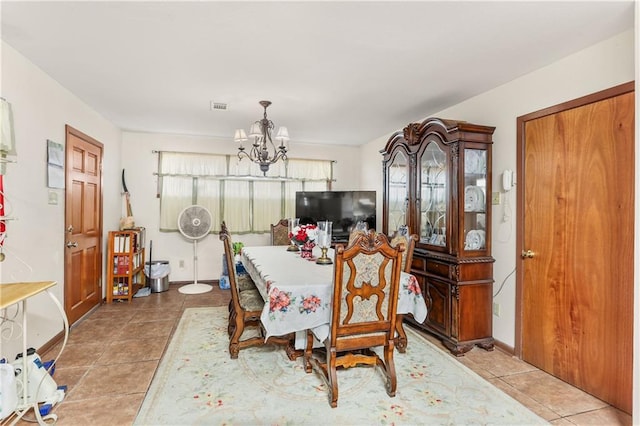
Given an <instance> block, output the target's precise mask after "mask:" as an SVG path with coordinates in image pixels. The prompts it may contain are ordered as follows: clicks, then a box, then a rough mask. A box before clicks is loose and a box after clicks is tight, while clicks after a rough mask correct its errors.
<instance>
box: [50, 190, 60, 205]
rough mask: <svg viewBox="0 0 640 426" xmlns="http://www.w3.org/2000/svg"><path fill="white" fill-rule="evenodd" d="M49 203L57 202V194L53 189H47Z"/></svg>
mask: <svg viewBox="0 0 640 426" xmlns="http://www.w3.org/2000/svg"><path fill="white" fill-rule="evenodd" d="M49 204H58V194H57V193H56V192H54V191H49Z"/></svg>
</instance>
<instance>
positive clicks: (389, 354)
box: [384, 341, 398, 397]
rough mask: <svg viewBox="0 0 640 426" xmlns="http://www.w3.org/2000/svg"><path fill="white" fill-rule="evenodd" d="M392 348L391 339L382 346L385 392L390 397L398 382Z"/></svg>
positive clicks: (394, 392)
mask: <svg viewBox="0 0 640 426" xmlns="http://www.w3.org/2000/svg"><path fill="white" fill-rule="evenodd" d="M393 350H394V348H393V342H392V341H391V342H389V344H388V345H386V346H385V347H384V364H385V365H384V370H385V372H384V373H385V376H386V378H387V381H386V384H385V387H386V389H387V394H388V395H389V396H391V397H394V396H396V387H397V384H398V383H397V378H396V367H395V363H394V362H393Z"/></svg>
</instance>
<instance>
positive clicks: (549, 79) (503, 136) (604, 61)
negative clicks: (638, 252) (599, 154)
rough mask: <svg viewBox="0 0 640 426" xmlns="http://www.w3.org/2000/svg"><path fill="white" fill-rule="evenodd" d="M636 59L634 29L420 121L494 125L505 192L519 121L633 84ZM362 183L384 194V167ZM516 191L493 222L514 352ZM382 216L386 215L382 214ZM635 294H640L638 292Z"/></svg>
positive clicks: (366, 151)
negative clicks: (436, 119)
mask: <svg viewBox="0 0 640 426" xmlns="http://www.w3.org/2000/svg"><path fill="white" fill-rule="evenodd" d="M634 58H635V50H634V33H633V31H632V30H631V31H627V32H625V33H623V34H620V35H618V36H616V37H613V38H611V39H609V40H606V41H604V42H602V43H599V44H597V45H595V46H592V47H590V48H588V49H585V50H583V51H580V52H577V53H575V54H573V55H571V56H568V57H566V58H564V59H562V60H561V61H558V62H556V63H553V64H551V65H549V66H547V67H545V68H542V69H540V70H537V71H535V72H533V73H530V74H528V75H525V76H522V77H521V78H518V79H516V80H513V81H511V82H509V83H507V84H505V85H503V86H500V87H497V88H495V89H493V90H491V91H489V92H486V93H483V94H481V95H479V96H476V97H474V98H472V99H469V100H467V101H465V102H462V103H460V104H458V105H455V106H453V107H451V108H448V109H446V110H443V111H437V112H433V113H430V114H428V115H426V116H425V117H416V120H415V121H421V120H423V119H424V118H426V117H428V116H433V117H439V118H446V119H456V120H465V121H469V122H471V123H476V124H483V125H488V126H495V127H496V131H495V133H494V135H493V140H494V145H493V188H494V190H497V189H499V188H501V180H500V179H501V174H502V171H503V170H505V169H512V170H514V171H515V170H516V119H517V117H518V116H521V115H524V114H527V113H530V112H534V111H537V110H540V109H543V108H546V107H549V106H553V105H556V104H559V103H562V102H565V101H569V100H571V99H575V98H578V97H581V96H584V95H588V94H590V93H593V92H597V91H599V90H603V89H607V88H609V87H612V86H616V85H618V84H621V83H626V82H629V81H632V80H634ZM407 124H408V123H407ZM396 130H398V129H396ZM390 134H391V133H390ZM390 134H389V135H385V136H383V137H381V138H378V139H376V140H374V141H371V142H369V143H368V144H366V145H365V146H363V147H362V156H363V158H364V159H365V161H367V162H368V163H369V164H373V162H374V161H375V160H377V161H379V160H380V159H381V156H380V153H379V151H380V150H381V149H383V148H384V146H385V144H386V142H387V140H388V138H389V136H390ZM361 180H362V181H363V182H378V186H377V187H376V188H372V189H377V190H378V191H379V192H380V191H381V187H382V170H381V168H378V169H377V170H376V169H375V168H374V167H370V168H364V169H363V170H362V173H361ZM516 182H517V176H516ZM517 191H518V188H517V186H516V188H515V189H514V190H512V191H510V192H509V193H506V194H505V193H503V194H502V198H503V203H502V204H501V205H499V206H494V210H493V223H492V228H493V235H492V247H493V253H492V254H493V257H494V258H495V259H496V262H495V265H494V279H495V285H494V293H495V292H496V291H497V290H498V288H499V287H500V285H501V284H502V283H503V281H504V282H505V285H504V287H503V289H502V291H501V292H500V294H498V296H497V297H496V298H495V302H497V303H499V304H500V307H501V316H500V317H499V318H498V317H495V316H494V317H493V335H494V337H495V338H496V339H497V340H499V341H501V342H503V343H505V344H507V345H509V346H512V347H513V346H514V345H515V276H514V275H513V274H512V275H510V274H511V272H512V271H513V270H514V269H515V262H516V256H517V254H518V253H519V251H518V248H517V247H516V246H515V243H516V241H515V237H516V230H515V217H516V216H515V215H516V214H518V212H517V211H516V193H517ZM379 205H381V204H379ZM504 209H509V210H510V211H511V219H509V220H508V221H506V222H505V221H503V216H504V215H503V213H504ZM378 215H379V216H381V215H382V214H381V211H379V212H378ZM505 280H506V281H505ZM636 294H640V291H638V289H637V288H636Z"/></svg>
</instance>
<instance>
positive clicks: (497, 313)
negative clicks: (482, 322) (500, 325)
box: [493, 302, 500, 317]
mask: <svg viewBox="0 0 640 426" xmlns="http://www.w3.org/2000/svg"><path fill="white" fill-rule="evenodd" d="M493 315H495V316H497V317H500V304H499V303H496V302H493Z"/></svg>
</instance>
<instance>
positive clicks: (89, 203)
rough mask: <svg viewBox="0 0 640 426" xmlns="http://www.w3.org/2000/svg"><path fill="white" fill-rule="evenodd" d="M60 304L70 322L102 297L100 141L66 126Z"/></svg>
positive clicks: (97, 302) (75, 319)
mask: <svg viewBox="0 0 640 426" xmlns="http://www.w3.org/2000/svg"><path fill="white" fill-rule="evenodd" d="M66 133H67V135H66V164H67V166H66V191H65V236H66V237H65V245H66V247H65V270H64V275H65V280H64V281H65V283H64V306H65V311H66V314H67V317H68V318H69V322H70V323H71V324H73V323H74V322H75V321H77V320H78V319H80V318H81V317H82V316H83V315H84V314H86V313H87V312H89V310H91V309H92V308H93V307H94V306H96V305H98V304H99V303H100V301H101V299H102V291H101V285H100V284H101V277H102V250H101V247H102V149H103V147H102V144H101V143H100V142H98V141H96V140H94V139H92V138H91V137H89V136H87V135H85V134H83V133H82V132H79V131H77V130H75V129H73V128H72V127H70V126H67V127H66Z"/></svg>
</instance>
